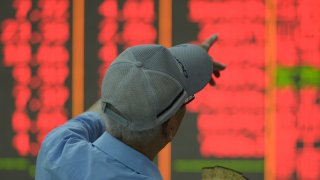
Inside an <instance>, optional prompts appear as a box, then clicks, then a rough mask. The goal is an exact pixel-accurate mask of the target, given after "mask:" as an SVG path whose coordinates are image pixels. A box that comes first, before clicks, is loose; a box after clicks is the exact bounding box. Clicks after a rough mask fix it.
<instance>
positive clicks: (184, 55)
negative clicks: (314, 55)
mask: <svg viewBox="0 0 320 180" xmlns="http://www.w3.org/2000/svg"><path fill="white" fill-rule="evenodd" d="M212 72H213V66H212V59H211V57H210V56H209V55H208V54H207V52H206V51H205V50H204V49H203V48H201V47H200V46H196V45H192V44H182V45H179V46H175V47H172V48H165V47H163V46H161V45H141V46H135V47H131V48H128V49H126V50H125V51H124V52H122V53H121V54H120V55H119V56H118V57H117V58H116V59H115V61H114V62H113V63H112V64H111V65H110V67H109V69H108V71H107V72H106V74H105V77H104V79H103V83H102V91H101V94H102V97H101V106H102V111H103V112H104V114H105V115H106V117H107V118H106V119H108V120H107V127H108V126H109V128H108V131H109V132H110V133H111V134H112V135H114V136H115V137H117V138H118V139H121V138H123V137H124V134H125V137H126V138H127V141H131V142H134V141H136V139H139V138H135V137H139V136H140V137H141V136H145V137H148V138H144V141H145V142H146V143H147V142H148V141H149V140H150V141H151V140H152V139H154V136H159V135H161V136H162V135H164V136H163V138H162V137H161V138H160V137H157V138H156V139H158V140H159V138H160V139H161V140H162V141H163V143H159V144H164V145H165V144H166V143H168V142H169V141H171V140H172V138H173V136H174V135H175V134H176V131H177V129H178V127H179V125H180V122H181V119H182V117H183V114H184V112H185V104H186V103H187V102H188V101H190V100H191V99H193V97H194V94H195V93H197V92H198V91H200V90H201V89H202V88H204V86H205V85H206V84H207V83H208V82H209V80H210V79H211V74H212ZM182 112H183V113H182ZM119 129H122V130H119ZM119 131H120V132H119ZM120 134H121V135H120ZM121 140H123V139H121ZM140 144H141V145H143V143H142V142H140ZM161 146H162V145H161Z"/></svg>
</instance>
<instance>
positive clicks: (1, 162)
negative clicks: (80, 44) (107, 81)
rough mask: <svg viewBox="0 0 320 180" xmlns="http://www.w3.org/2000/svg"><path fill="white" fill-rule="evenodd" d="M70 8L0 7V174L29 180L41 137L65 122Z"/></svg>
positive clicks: (60, 4)
mask: <svg viewBox="0 0 320 180" xmlns="http://www.w3.org/2000/svg"><path fill="white" fill-rule="evenodd" d="M70 6H71V4H70V2H69V1H68V0H40V1H31V0H14V1H3V2H1V15H0V20H1V22H0V23H1V26H0V27H1V31H0V32H1V34H0V37H1V45H0V47H1V56H0V59H1V60H0V63H1V65H0V69H1V70H0V71H1V73H0V74H1V75H0V76H1V91H0V94H1V108H0V109H1V112H0V114H1V121H0V129H1V130H0V131H1V137H0V174H2V172H3V173H5V171H7V174H5V175H8V174H9V175H14V176H12V178H13V177H20V178H22V179H23V177H24V178H27V177H33V176H34V163H35V157H36V155H37V153H38V150H39V147H40V145H41V142H42V141H43V138H44V137H45V135H46V134H47V133H48V132H49V131H50V130H52V129H53V128H55V127H57V126H59V125H61V124H63V123H64V122H66V121H67V120H68V119H69V108H70V104H69V100H70V98H69V92H70V88H71V86H70V83H69V78H70V51H69V50H68V48H69V47H70V44H69V42H70V22H69V18H70ZM9 177H10V176H8V178H9Z"/></svg>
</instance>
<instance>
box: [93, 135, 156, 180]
mask: <svg viewBox="0 0 320 180" xmlns="http://www.w3.org/2000/svg"><path fill="white" fill-rule="evenodd" d="M93 144H94V145H95V146H97V147H98V148H99V149H100V150H101V151H103V152H105V153H107V154H108V155H110V156H112V157H114V158H115V159H117V160H118V161H120V162H121V163H123V164H124V165H126V166H128V167H129V168H131V169H133V170H134V171H136V172H138V173H141V174H143V175H146V176H150V177H154V176H156V177H161V175H160V173H159V170H158V168H157V166H156V165H155V164H154V163H153V162H152V161H150V160H149V159H148V158H147V157H146V156H145V155H143V154H142V153H140V152H138V151H136V150H135V149H133V148H131V147H130V146H128V145H126V144H124V143H123V142H121V141H119V140H118V139H116V138H115V137H113V136H112V135H110V134H109V133H108V132H104V133H103V134H102V135H101V136H100V137H99V138H98V139H97V140H96V141H95V142H94V143H93Z"/></svg>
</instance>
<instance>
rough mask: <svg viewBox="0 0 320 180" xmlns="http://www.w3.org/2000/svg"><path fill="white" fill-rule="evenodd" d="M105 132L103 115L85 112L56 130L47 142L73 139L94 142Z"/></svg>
mask: <svg viewBox="0 0 320 180" xmlns="http://www.w3.org/2000/svg"><path fill="white" fill-rule="evenodd" d="M104 131H105V123H104V122H103V120H102V118H101V115H100V114H99V113H97V112H85V113H82V114H81V115H79V116H77V117H75V118H73V119H71V120H69V121H68V122H67V123H65V124H64V125H62V126H60V127H58V128H56V129H54V130H53V131H52V132H50V133H49V134H48V136H47V137H46V138H45V141H53V140H54V139H58V140H66V139H69V138H73V139H78V140H84V141H87V142H94V141H95V140H96V139H98V137H100V136H101V135H102V133H103V132H104Z"/></svg>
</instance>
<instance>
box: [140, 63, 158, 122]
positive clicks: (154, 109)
mask: <svg viewBox="0 0 320 180" xmlns="http://www.w3.org/2000/svg"><path fill="white" fill-rule="evenodd" d="M142 72H143V75H144V77H145V78H146V79H147V83H148V86H149V88H150V90H151V92H152V101H153V104H154V105H155V106H157V107H156V108H154V106H152V109H153V112H154V115H155V116H154V117H157V112H156V109H158V105H157V104H156V100H155V99H154V97H155V95H156V93H155V92H154V91H153V89H152V88H151V84H150V79H149V77H148V76H147V75H146V73H145V71H144V68H142Z"/></svg>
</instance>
